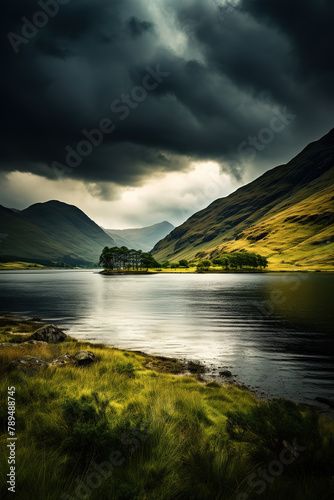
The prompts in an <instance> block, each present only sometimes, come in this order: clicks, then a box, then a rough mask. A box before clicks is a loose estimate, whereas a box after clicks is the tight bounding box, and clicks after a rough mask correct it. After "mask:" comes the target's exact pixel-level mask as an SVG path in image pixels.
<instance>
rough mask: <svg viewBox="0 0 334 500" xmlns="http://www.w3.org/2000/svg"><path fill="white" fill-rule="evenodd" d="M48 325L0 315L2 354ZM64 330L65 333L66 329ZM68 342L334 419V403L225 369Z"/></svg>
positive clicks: (34, 319) (103, 345) (36, 319)
mask: <svg viewBox="0 0 334 500" xmlns="http://www.w3.org/2000/svg"><path fill="white" fill-rule="evenodd" d="M6 321H7V323H6ZM47 324H48V323H46V322H45V321H44V320H43V319H41V318H40V317H30V316H25V315H21V314H18V313H8V312H0V354H1V352H2V349H3V344H7V347H8V344H13V347H14V346H15V347H16V346H17V345H19V344H20V343H22V342H23V341H24V340H27V338H28V337H29V336H30V335H31V333H32V332H33V331H34V330H37V329H38V328H41V327H43V326H46V325H47ZM11 327H12V330H15V329H17V330H18V331H17V332H13V331H12V330H11V331H10V332H9V331H8V329H9V328H11ZM4 329H5V330H7V332H5V333H4ZM22 329H23V330H24V329H26V330H29V332H22V331H21V330H22ZM62 330H63V331H65V332H66V328H65V329H62ZM4 334H5V335H7V337H10V338H9V339H7V340H6V341H3V340H2V336H3V335H4ZM25 337H26V338H25ZM16 339H18V341H19V342H18V343H16V342H15V340H16ZM67 339H68V340H67V341H68V342H71V343H73V344H77V345H78V346H80V345H84V346H86V347H87V346H88V347H89V348H91V349H105V350H108V349H110V350H111V351H117V352H119V353H123V354H125V355H128V354H133V355H138V356H140V357H141V358H143V359H144V360H146V362H145V363H143V366H144V367H145V368H146V369H148V370H152V371H157V372H158V373H164V374H169V375H174V376H178V377H182V376H186V377H191V378H193V379H195V380H196V381H197V382H199V383H200V384H203V385H207V384H213V385H217V387H228V386H231V387H235V388H237V389H240V390H242V391H247V392H249V393H250V394H252V396H253V397H254V398H255V399H256V400H257V401H259V402H268V401H271V400H274V399H284V400H286V401H292V402H293V403H294V404H296V405H297V406H300V407H301V408H302V407H309V408H313V409H315V410H316V411H318V412H319V413H320V414H322V415H325V416H327V417H329V418H334V406H333V403H334V402H333V401H331V400H327V401H328V402H325V400H323V401H321V402H319V401H318V402H316V401H315V402H314V403H305V402H300V401H298V400H294V399H292V398H285V397H279V396H278V397H277V396H274V395H272V394H268V393H265V392H264V391H262V390H261V389H262V388H261V387H260V388H256V387H253V386H251V385H249V384H247V383H245V382H244V381H241V382H240V381H238V374H232V373H231V372H230V371H229V370H228V369H226V367H223V366H222V367H219V368H220V369H221V370H222V371H221V372H219V369H218V368H214V369H210V368H209V367H208V366H207V365H206V363H205V361H203V360H197V359H196V360H194V359H186V358H178V357H171V356H163V355H159V354H149V353H146V352H144V351H141V350H138V349H126V348H120V347H115V346H113V345H108V344H106V343H101V342H94V341H91V340H79V339H77V338H75V337H71V336H67ZM50 345H51V344H50ZM22 347H23V346H22ZM18 354H19V352H18ZM212 366H213V365H212ZM214 372H217V373H214ZM319 403H320V404H319Z"/></svg>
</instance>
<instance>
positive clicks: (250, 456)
mask: <svg viewBox="0 0 334 500" xmlns="http://www.w3.org/2000/svg"><path fill="white" fill-rule="evenodd" d="M0 325H1V327H0V332H1V333H0V339H1V342H18V340H23V339H24V338H25V336H26V335H27V334H28V333H30V332H33V331H35V330H36V329H37V328H38V327H39V326H40V324H38V323H36V322H34V321H30V322H27V323H26V324H21V325H6V323H5V321H2V323H1V322H0ZM18 334H21V335H18ZM82 349H88V350H90V351H92V352H93V353H94V354H95V356H96V358H97V361H96V362H95V363H94V364H92V365H90V366H87V367H83V368H78V367H75V366H64V367H54V368H52V367H49V368H47V369H45V370H43V371H39V372H35V371H32V370H31V371H28V372H22V371H9V370H8V365H9V363H10V362H11V361H12V360H13V359H17V358H19V357H22V356H25V355H30V356H36V357H38V358H41V359H45V360H47V361H50V360H52V359H54V358H55V357H57V356H59V355H61V354H64V353H70V354H71V353H72V354H74V353H75V352H77V351H79V350H82ZM183 369H184V367H183V366H182V363H179V362H178V361H177V360H167V359H164V358H157V357H152V356H148V355H145V354H142V353H135V352H126V351H121V350H117V349H113V348H108V347H106V346H103V345H97V344H87V343H81V342H77V341H75V340H73V339H68V341H66V342H64V343H62V344H58V345H46V346H44V345H25V346H21V347H15V346H2V347H0V380H1V382H0V387H1V401H6V399H7V389H8V387H12V386H15V397H16V412H17V413H16V418H17V423H16V427H17V438H18V439H17V442H16V477H17V483H16V493H15V494H14V495H13V494H12V493H9V492H8V491H7V486H6V480H7V477H6V475H7V474H8V468H9V466H8V463H7V459H8V448H7V447H6V443H7V441H6V440H7V436H8V434H7V407H6V404H1V410H0V426H1V460H0V464H1V466H0V479H1V491H0V495H1V498H12V497H14V498H17V499H23V500H30V499H32V498H33V499H36V500H59V499H88V498H90V499H99V500H104V499H106V500H107V499H124V500H125V499H129V500H130V499H131V500H132V499H137V500H151V499H152V500H153V499H154V500H155V499H156V500H163V499H166V500H167V499H194V500H195V499H196V500H197V499H198V500H200V499H201V500H202V499H227V500H229V499H237V500H244V499H246V498H262V499H272V500H275V499H276V500H279V499H282V500H283V499H284V500H285V499H293V500H305V499H310V500H314V499H317V498H319V499H320V498H321V499H330V498H333V492H334V476H333V474H334V472H333V466H334V422H333V420H328V419H326V418H325V417H323V416H320V415H319V413H318V412H316V411H315V410H312V409H309V408H305V407H300V406H296V405H295V404H293V403H291V402H288V401H285V400H273V401H268V402H259V401H257V400H256V399H255V397H254V396H253V395H252V394H251V393H250V392H249V391H247V390H245V389H243V388H238V387H236V386H233V385H229V386H219V385H218V384H217V383H214V382H211V383H205V382H203V380H201V378H200V376H198V375H193V376H185V375H183V374H182V371H183Z"/></svg>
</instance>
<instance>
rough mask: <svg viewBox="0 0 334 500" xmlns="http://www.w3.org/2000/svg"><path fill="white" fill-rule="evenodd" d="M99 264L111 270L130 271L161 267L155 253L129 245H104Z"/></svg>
mask: <svg viewBox="0 0 334 500" xmlns="http://www.w3.org/2000/svg"><path fill="white" fill-rule="evenodd" d="M99 266H102V267H104V269H110V270H111V271H122V270H126V271H130V270H131V269H132V270H136V271H140V270H146V271H147V270H148V269H149V268H152V269H156V268H159V267H161V265H160V264H159V262H157V261H156V260H155V258H154V257H153V255H151V254H150V253H148V252H143V251H142V250H134V249H132V248H130V249H129V248H127V247H112V248H109V247H104V249H103V250H102V253H101V255H100V260H99Z"/></svg>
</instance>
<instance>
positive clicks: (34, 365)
mask: <svg viewBox="0 0 334 500" xmlns="http://www.w3.org/2000/svg"><path fill="white" fill-rule="evenodd" d="M48 366H49V364H48V363H47V362H46V361H44V360H43V359H39V358H33V357H32V356H24V357H23V358H19V359H15V360H14V361H12V362H11V363H10V365H9V369H10V370H13V369H15V368H18V369H28V370H43V369H44V368H47V367H48Z"/></svg>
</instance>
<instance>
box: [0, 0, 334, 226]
mask: <svg viewBox="0 0 334 500" xmlns="http://www.w3.org/2000/svg"><path fill="white" fill-rule="evenodd" d="M0 26H1V47H2V49H1V53H2V57H1V65H2V71H1V75H2V77H1V82H0V102H1V142H2V144H1V148H0V204H2V205H4V206H7V207H15V208H19V209H21V208H25V207H27V206H28V205H30V204H32V203H35V202H40V201H47V200H50V199H58V200H60V201H64V202H66V203H71V204H75V205H77V206H78V207H79V208H81V209H82V210H84V211H85V212H86V213H87V214H88V215H89V216H90V217H91V218H93V219H94V220H95V221H96V222H98V223H100V224H101V225H103V226H105V227H110V228H122V227H135V226H137V227H139V226H144V225H149V224H153V223H155V222H160V221H162V220H169V221H170V222H172V223H173V224H175V225H178V224H180V223H182V222H183V221H184V220H185V219H186V218H188V217H189V216H190V215H191V214H192V213H194V212H195V211H197V210H199V209H201V208H203V207H204V206H206V205H208V204H209V203H211V202H212V201H213V200H214V199H216V198H218V197H221V196H225V195H227V194H229V193H230V192H231V191H234V190H235V189H236V188H238V187H239V186H241V185H243V184H245V183H247V182H249V181H250V180H252V179H254V178H255V177H257V176H258V175H260V174H261V173H263V172H264V171H266V170H268V169H269V168H272V167H274V166H276V165H278V164H281V163H285V162H287V161H288V160H289V159H291V157H292V156H294V155H295V154H297V153H298V152H299V151H300V150H301V149H302V148H303V147H304V146H306V145H307V144H308V143H309V142H311V141H312V140H316V139H318V138H320V137H321V136H322V135H324V134H325V133H327V132H328V131H329V130H330V129H331V128H333V127H334V119H333V113H332V110H333V104H334V30H333V26H334V2H333V0H270V1H268V0H240V1H238V0H229V1H224V0H181V1H180V0H40V1H35V0H15V2H13V1H12V0H3V3H2V9H1V20H0Z"/></svg>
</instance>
